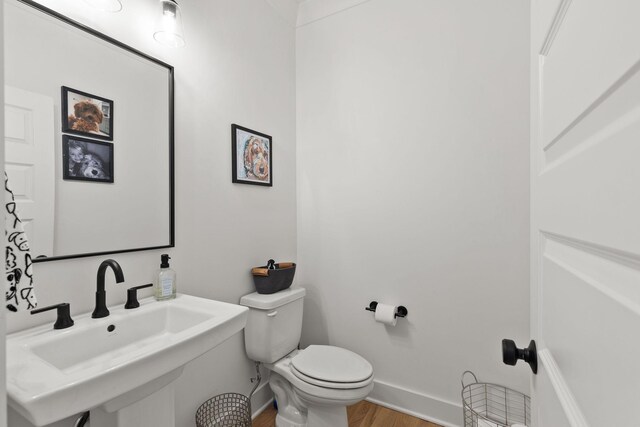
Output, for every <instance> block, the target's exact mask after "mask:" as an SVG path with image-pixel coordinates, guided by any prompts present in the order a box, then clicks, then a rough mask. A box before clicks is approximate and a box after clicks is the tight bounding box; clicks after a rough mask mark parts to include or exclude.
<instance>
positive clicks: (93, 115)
mask: <svg viewBox="0 0 640 427" xmlns="http://www.w3.org/2000/svg"><path fill="white" fill-rule="evenodd" d="M61 106H62V108H61V109H62V131H63V132H65V133H71V134H74V135H83V136H88V137H91V138H97V139H104V140H107V141H113V101H111V100H109V99H105V98H101V97H99V96H96V95H91V94H90V93H86V92H82V91H79V90H77V89H71V88H69V87H66V86H62V103H61Z"/></svg>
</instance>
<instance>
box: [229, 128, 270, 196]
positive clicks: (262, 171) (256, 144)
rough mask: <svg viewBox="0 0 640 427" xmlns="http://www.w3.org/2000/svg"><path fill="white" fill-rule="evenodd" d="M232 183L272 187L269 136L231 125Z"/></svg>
mask: <svg viewBox="0 0 640 427" xmlns="http://www.w3.org/2000/svg"><path fill="white" fill-rule="evenodd" d="M231 142H232V144H231V145H232V147H231V153H232V181H233V182H234V183H236V184H251V185H262V186H266V187H272V186H273V140H272V138H271V136H269V135H267V134H264V133H262V132H258V131H255V130H252V129H249V128H246V127H244V126H240V125H237V124H232V125H231Z"/></svg>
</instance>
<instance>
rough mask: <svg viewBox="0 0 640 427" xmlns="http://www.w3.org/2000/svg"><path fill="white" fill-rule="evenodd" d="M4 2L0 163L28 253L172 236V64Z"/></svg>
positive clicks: (42, 255) (154, 242) (44, 255)
mask: <svg viewBox="0 0 640 427" xmlns="http://www.w3.org/2000/svg"><path fill="white" fill-rule="evenodd" d="M4 5H5V8H4V31H5V46H4V47H5V170H6V171H7V175H8V177H9V187H10V188H11V189H12V191H13V192H14V194H15V198H16V204H17V205H18V211H19V213H20V216H21V220H22V221H23V223H24V225H25V231H26V234H27V237H28V238H29V244H30V247H31V254H32V257H33V258H34V259H35V260H36V261H46V260H56V259H65V258H75V257H81V256H89V255H102V254H107V253H116V252H129V251H137V250H144V249H156V248H162V247H170V246H173V245H174V218H173V216H174V215H173V212H174V184H173V67H171V66H170V65H168V64H165V63H163V62H161V61H158V60H156V59H154V58H151V57H149V56H147V55H145V54H143V53H141V52H139V51H136V50H134V49H132V48H130V47H129V46H126V45H124V44H122V43H120V42H118V41H116V40H113V39H111V38H109V37H107V36H105V35H103V34H100V33H98V32H96V31H94V30H92V29H89V28H87V27H84V26H83V25H81V24H79V23H77V22H74V21H72V20H69V19H67V18H65V17H64V16H61V15H59V14H57V13H55V12H53V11H51V10H49V9H46V8H44V7H42V6H39V5H38V4H36V3H33V2H31V1H27V0H6V1H5V2H4Z"/></svg>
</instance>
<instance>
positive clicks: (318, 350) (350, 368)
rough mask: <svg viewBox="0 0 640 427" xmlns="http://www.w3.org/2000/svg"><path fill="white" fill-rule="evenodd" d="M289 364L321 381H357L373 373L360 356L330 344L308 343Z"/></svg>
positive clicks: (365, 378)
mask: <svg viewBox="0 0 640 427" xmlns="http://www.w3.org/2000/svg"><path fill="white" fill-rule="evenodd" d="M291 366H293V368H295V370H297V371H298V372H300V373H301V374H303V375H304V376H307V377H310V378H314V379H316V380H320V381H322V382H333V383H357V382H362V381H365V380H367V379H369V378H370V377H371V375H373V367H372V366H371V363H369V362H368V361H367V360H366V359H364V358H363V357H362V356H360V355H358V354H356V353H354V352H352V351H349V350H347V349H344V348H340V347H334V346H330V345H310V346H309V347H307V348H306V349H305V350H303V351H301V352H299V353H298V354H297V355H296V356H294V357H293V359H291Z"/></svg>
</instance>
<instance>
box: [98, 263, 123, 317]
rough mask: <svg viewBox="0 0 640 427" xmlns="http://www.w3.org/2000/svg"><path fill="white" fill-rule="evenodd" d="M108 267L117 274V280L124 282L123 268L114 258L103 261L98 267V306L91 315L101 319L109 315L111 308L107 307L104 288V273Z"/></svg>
mask: <svg viewBox="0 0 640 427" xmlns="http://www.w3.org/2000/svg"><path fill="white" fill-rule="evenodd" d="M107 267H111V269H112V270H113V273H114V274H115V276H116V282H117V283H122V282H124V274H122V268H121V267H120V264H118V263H117V262H116V261H115V260H113V259H107V260H104V261H102V264H100V267H98V283H97V285H96V308H95V309H94V310H93V313H92V314H91V317H93V318H94V319H99V318H101V317H107V316H108V315H109V310H108V309H107V304H106V302H105V301H106V299H107V293H106V292H105V290H104V275H105V273H106V272H107Z"/></svg>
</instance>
